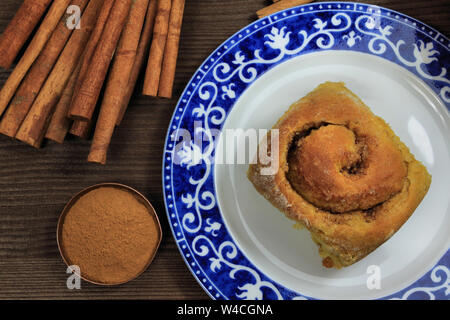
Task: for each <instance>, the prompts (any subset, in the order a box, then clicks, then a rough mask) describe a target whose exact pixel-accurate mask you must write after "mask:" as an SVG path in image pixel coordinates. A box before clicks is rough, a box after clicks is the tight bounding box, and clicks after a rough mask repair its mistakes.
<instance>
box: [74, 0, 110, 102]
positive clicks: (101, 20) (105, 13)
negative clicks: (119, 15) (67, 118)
mask: <svg viewBox="0 0 450 320" xmlns="http://www.w3.org/2000/svg"><path fill="white" fill-rule="evenodd" d="M113 5H114V0H105V1H104V3H103V6H102V8H101V10H100V13H99V15H98V18H97V22H96V24H95V27H94V30H92V33H91V36H90V38H89V41H88V43H87V45H86V49H85V52H84V54H83V59H82V62H81V68H80V71H79V75H78V78H77V80H76V83H75V88H74V94H73V95H72V101H71V103H70V107H69V110H70V109H71V108H72V104H73V102H74V98H75V97H76V96H77V94H78V92H79V91H80V87H81V85H82V83H83V80H84V78H85V77H86V73H87V71H88V70H89V68H90V65H91V60H92V56H93V54H94V52H95V49H96V48H97V44H98V42H99V41H100V37H101V36H102V33H103V29H104V27H105V24H106V21H107V20H108V17H109V13H110V12H111V8H112V6H113Z"/></svg>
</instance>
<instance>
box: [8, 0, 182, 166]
mask: <svg viewBox="0 0 450 320" xmlns="http://www.w3.org/2000/svg"><path fill="white" fill-rule="evenodd" d="M184 3H185V0H53V1H51V0H24V2H23V4H22V6H21V7H20V8H19V10H18V11H17V13H16V15H15V16H14V18H13V20H12V21H11V22H10V24H9V25H8V27H7V28H6V30H5V31H4V33H3V34H2V35H1V37H0V66H1V67H3V68H9V67H10V66H11V64H12V63H13V61H14V60H15V59H16V57H17V55H18V52H19V51H20V49H21V48H22V46H23V45H24V44H25V42H26V41H27V39H28V37H29V36H30V34H31V33H32V31H33V30H34V29H35V27H36V26H37V24H38V23H39V21H41V18H42V16H43V15H44V14H45V17H44V19H42V22H41V23H40V25H39V27H38V28H37V31H36V33H35V34H34V36H33V39H32V40H31V42H30V43H29V45H28V47H27V48H26V50H25V51H24V53H23V55H22V56H21V57H20V59H19V60H18V62H17V65H16V66H15V68H14V69H13V70H12V72H11V74H10V76H9V78H8V79H7V81H6V82H5V84H4V85H3V87H2V89H1V91H0V116H1V117H2V118H1V120H0V133H2V134H4V135H7V136H10V137H12V138H16V139H18V140H20V141H23V142H25V143H27V144H29V145H31V146H33V147H36V148H38V147H40V146H41V145H42V141H43V140H44V139H45V138H47V139H50V140H53V141H57V142H59V143H62V142H63V141H64V139H65V137H66V135H67V133H70V134H72V135H75V136H78V137H81V138H87V137H89V135H90V131H91V128H95V130H94V135H93V140H92V144H91V149H90V152H89V156H88V161H90V162H97V163H102V164H104V163H106V156H107V150H108V147H109V144H110V141H111V137H112V135H113V132H114V129H115V127H116V126H117V125H119V124H120V123H121V120H122V118H123V115H124V113H125V111H126V109H127V106H128V104H129V101H130V99H131V96H132V93H133V92H134V88H135V85H136V82H137V79H138V76H139V73H140V70H141V69H143V65H144V62H146V61H148V64H147V68H146V73H145V81H144V88H143V94H145V95H149V96H155V97H164V98H170V97H171V96H172V87H173V81H174V77H175V67H176V61H177V55H178V47H179V38H180V30H181V24H182V18H183V11H184ZM147 55H148V59H146V58H147ZM103 90H104V91H103ZM101 92H103V95H101V94H100V93H101ZM97 108H98V110H96V109H97ZM95 114H98V117H95V116H94V115H95ZM96 118H97V120H95V119H96Z"/></svg>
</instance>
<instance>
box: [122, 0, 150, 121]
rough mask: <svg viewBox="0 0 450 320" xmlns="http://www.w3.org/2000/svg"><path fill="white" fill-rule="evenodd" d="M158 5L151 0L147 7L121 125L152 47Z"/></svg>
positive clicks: (127, 88)
mask: <svg viewBox="0 0 450 320" xmlns="http://www.w3.org/2000/svg"><path fill="white" fill-rule="evenodd" d="M157 5H158V0H150V3H149V5H148V9H147V16H146V17H145V24H144V27H143V29H142V34H141V38H140V40H139V46H138V49H137V53H136V59H135V60H134V64H133V69H132V70H131V74H130V78H129V79H128V83H127V87H126V89H125V94H124V96H123V99H122V102H121V108H120V113H119V116H118V118H117V121H116V125H120V123H121V122H122V119H123V116H124V114H125V111H126V110H127V107H128V104H129V103H130V99H131V96H132V94H133V91H134V87H135V86H136V82H137V79H138V77H139V73H140V71H141V68H142V65H143V63H144V59H145V57H146V54H147V52H148V49H149V47H150V40H151V37H152V34H153V26H154V24H155V17H156V9H157Z"/></svg>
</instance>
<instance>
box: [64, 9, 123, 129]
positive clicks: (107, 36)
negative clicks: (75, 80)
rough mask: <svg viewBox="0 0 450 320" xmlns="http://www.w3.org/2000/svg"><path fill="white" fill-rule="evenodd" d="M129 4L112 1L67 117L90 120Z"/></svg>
mask: <svg viewBox="0 0 450 320" xmlns="http://www.w3.org/2000/svg"><path fill="white" fill-rule="evenodd" d="M131 4H132V0H120V1H119V0H118V1H115V2H114V5H113V7H112V9H111V12H110V14H109V17H108V21H107V22H106V25H105V28H104V30H103V33H102V37H101V39H100V41H99V43H98V45H97V48H96V50H95V53H94V55H93V56H92V60H91V63H90V68H89V70H88V71H87V73H86V75H85V77H84V79H83V83H82V84H81V86H80V89H79V91H77V94H76V95H75V96H74V100H73V101H72V105H71V107H70V111H69V117H71V118H72V119H79V120H84V121H90V120H91V117H92V114H93V113H94V109H95V105H96V104H97V100H98V97H99V95H100V90H101V89H102V86H103V82H104V80H105V77H106V73H107V71H108V67H109V65H110V63H111V59H112V57H113V54H114V50H115V49H116V47H117V42H118V41H119V37H120V34H121V32H122V29H123V26H124V23H125V21H126V18H127V17H128V13H129V11H130V7H131Z"/></svg>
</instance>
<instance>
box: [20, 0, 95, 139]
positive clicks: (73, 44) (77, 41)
mask: <svg viewBox="0 0 450 320" xmlns="http://www.w3.org/2000/svg"><path fill="white" fill-rule="evenodd" d="M102 3H103V0H91V1H90V2H89V4H88V6H87V8H86V10H85V11H84V13H83V15H82V17H81V29H76V30H74V32H73V33H72V35H71V37H70V39H69V41H68V42H67V44H66V46H65V47H64V50H63V52H62V53H61V55H60V57H59V59H58V61H57V62H56V64H55V66H54V67H53V69H52V72H51V73H50V75H49V76H48V78H47V80H46V81H45V83H44V86H43V87H42V89H41V91H40V92H39V94H38V96H37V97H36V100H35V101H34V102H33V105H32V106H31V109H30V111H29V112H28V114H27V116H26V118H25V120H24V121H23V123H22V125H21V126H20V128H19V131H18V132H17V134H16V138H17V139H19V140H21V141H23V142H25V143H28V144H30V145H32V146H34V147H40V145H41V142H42V139H43V137H44V134H45V131H46V128H47V126H48V123H49V120H50V116H51V114H52V111H53V108H54V107H55V105H56V103H57V102H58V101H59V98H60V97H61V94H62V91H63V90H64V88H65V87H66V83H67V81H68V79H69V77H70V75H71V74H72V72H73V70H74V69H75V67H76V65H77V62H78V59H79V58H80V56H81V53H82V52H83V49H84V48H85V45H86V43H87V41H88V39H89V35H90V33H91V31H92V28H93V25H94V23H95V20H96V18H97V15H98V12H99V10H100V8H101V5H102Z"/></svg>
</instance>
